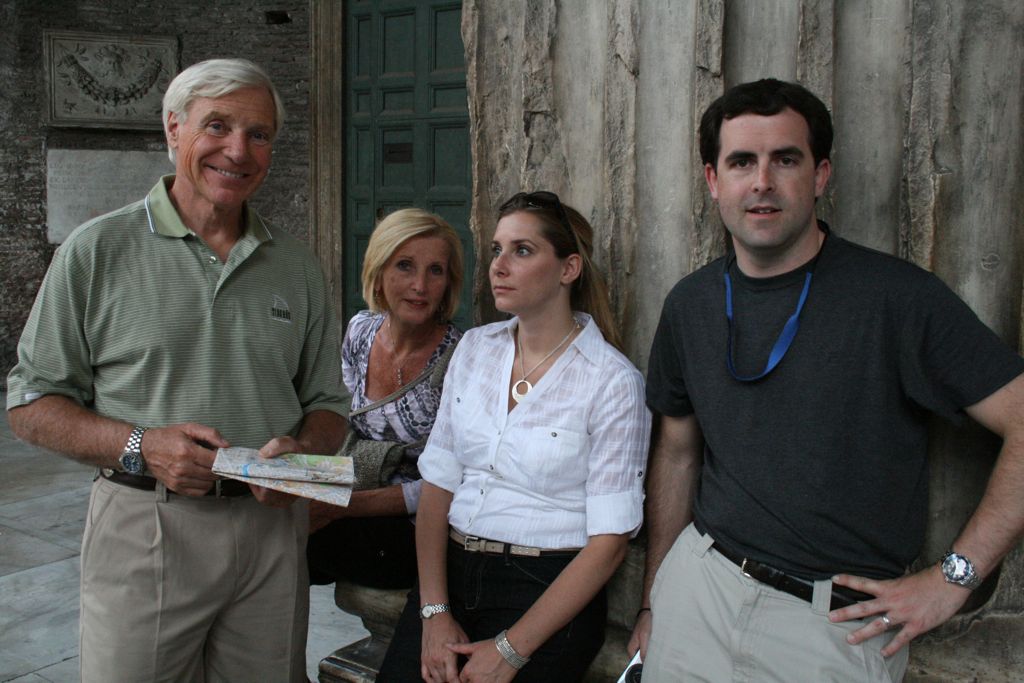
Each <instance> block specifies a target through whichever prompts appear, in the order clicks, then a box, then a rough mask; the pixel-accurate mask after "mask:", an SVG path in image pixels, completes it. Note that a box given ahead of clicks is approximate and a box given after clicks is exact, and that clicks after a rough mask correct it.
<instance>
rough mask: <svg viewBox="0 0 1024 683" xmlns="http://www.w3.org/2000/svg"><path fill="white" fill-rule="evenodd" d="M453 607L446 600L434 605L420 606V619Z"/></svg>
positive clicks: (447, 610) (448, 610)
mask: <svg viewBox="0 0 1024 683" xmlns="http://www.w3.org/2000/svg"><path fill="white" fill-rule="evenodd" d="M451 609H452V608H451V607H450V606H449V605H448V603H446V602H439V603H436V604H433V605H423V607H420V619H429V618H430V617H432V616H434V615H435V614H441V613H442V612H450V611H451Z"/></svg>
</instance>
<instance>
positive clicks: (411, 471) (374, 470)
mask: <svg viewBox="0 0 1024 683" xmlns="http://www.w3.org/2000/svg"><path fill="white" fill-rule="evenodd" d="M454 352H455V344H452V345H451V346H449V347H448V348H447V349H445V352H444V353H443V354H441V357H440V358H438V359H437V362H436V363H434V365H433V366H431V367H428V368H424V369H423V372H421V373H420V375H419V376H418V377H417V378H416V379H414V380H413V381H411V382H409V383H408V384H406V385H405V386H403V387H400V388H399V389H398V391H396V392H394V393H393V394H391V395H389V396H385V397H384V398H382V399H380V400H378V401H374V402H373V403H370V404H369V405H365V406H363V407H362V408H360V409H358V410H353V411H352V412H351V413H349V418H352V417H354V416H356V415H360V414H362V413H367V412H369V411H371V410H374V409H376V408H379V407H380V406H382V405H384V404H385V403H390V402H392V401H396V400H398V399H400V398H401V397H402V396H404V395H405V394H406V393H408V392H409V391H410V390H411V389H412V388H413V387H415V386H417V385H419V384H421V383H423V382H429V383H430V387H431V388H432V389H437V388H438V387H440V386H441V384H442V383H443V382H444V375H445V373H446V372H447V371H448V361H449V360H451V357H452V354H453V353H454ZM426 443H427V437H423V438H422V439H417V440H416V441H414V442H412V443H403V442H401V441H378V440H375V439H364V438H362V437H360V436H358V435H357V434H356V433H355V431H354V430H353V429H352V428H351V426H350V427H349V430H348V436H346V437H345V442H344V443H343V444H342V445H341V450H339V451H338V453H337V454H338V455H347V456H349V457H351V458H352V466H353V469H354V470H355V483H354V484H353V486H352V488H353V489H354V490H356V491H361V490H365V489H377V488H381V487H383V486H388V485H389V484H390V483H391V478H392V477H393V476H394V475H395V473H396V472H398V471H399V470H401V472H402V474H404V475H405V476H407V477H409V478H411V479H419V477H420V473H419V470H418V469H417V468H416V465H415V463H411V462H408V461H406V460H405V451H406V449H417V448H422V447H423V446H425V445H426Z"/></svg>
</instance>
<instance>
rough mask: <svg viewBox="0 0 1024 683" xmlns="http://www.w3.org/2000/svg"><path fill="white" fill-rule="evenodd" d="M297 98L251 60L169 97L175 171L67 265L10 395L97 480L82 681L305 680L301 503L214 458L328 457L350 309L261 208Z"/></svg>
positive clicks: (37, 318)
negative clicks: (341, 308)
mask: <svg viewBox="0 0 1024 683" xmlns="http://www.w3.org/2000/svg"><path fill="white" fill-rule="evenodd" d="M282 119H283V109H282V106H281V101H280V97H279V96H278V94H277V91H276V90H275V88H274V86H273V84H272V83H271V82H270V80H269V78H268V77H267V76H266V74H265V73H264V72H263V71H262V70H261V69H260V68H259V67H257V66H256V65H255V64H252V63H251V62H247V61H245V60H237V59H218V60H210V61H207V62H202V63H200V64H196V65H194V66H192V67H190V68H188V69H186V70H185V71H183V72H182V73H180V74H179V75H178V76H177V77H176V78H175V79H174V80H173V81H172V82H171V84H170V86H169V87H168V89H167V93H166V95H165V96H164V112H163V124H164V130H165V133H166V137H167V144H168V147H169V152H170V156H171V160H172V161H174V162H175V174H174V175H169V176H165V177H164V178H161V179H160V180H159V181H158V182H157V183H156V186H155V187H154V188H153V190H152V191H151V192H150V193H149V195H148V196H147V197H145V198H144V199H143V200H141V201H139V202H136V203H134V204H130V205H128V206H126V207H124V208H122V209H119V210H117V211H114V212H113V213H110V214H107V215H105V216H101V217H99V218H97V219H95V220H92V221H89V222H88V223H86V224H84V225H82V226H81V227H79V228H78V229H77V230H76V231H75V232H74V233H73V234H72V235H71V236H70V237H69V238H68V239H67V241H66V242H65V243H64V244H63V245H62V246H61V247H60V248H59V249H58V251H57V253H56V254H55V256H54V259H53V263H52V264H51V266H50V270H49V272H48V273H47V276H46V279H45V280H44V282H43V285H42V287H41V289H40V291H39V294H38V296H37V299H36V302H35V305H34V306H33V309H32V313H31V316H30V318H29V320H28V323H27V324H26V326H25V330H24V332H23V334H22V337H21V341H20V343H19V346H18V364H17V366H16V367H15V368H14V369H13V370H12V371H11V374H10V376H9V378H8V396H7V408H8V411H9V417H10V422H11V426H12V428H13V430H14V432H15V433H16V434H17V435H18V436H19V437H20V438H22V439H24V440H26V441H28V442H30V443H34V444H37V445H40V446H43V447H46V448H49V449H51V450H54V451H57V452H59V453H62V454H64V455H67V456H69V457H72V458H75V459H77V460H80V461H82V462H87V463H90V464H93V465H96V466H97V467H98V468H99V469H100V474H99V476H98V477H97V479H96V481H95V482H94V484H93V490H92V496H91V499H90V503H89V512H88V518H87V520H86V528H85V535H84V538H83V542H82V558H81V559H82V591H81V592H82V599H81V600H82V601H81V666H82V680H83V681H85V682H86V683H89V682H90V681H112V680H156V679H160V680H204V679H205V680H206V681H224V680H245V681H287V680H303V681H304V680H306V679H305V672H304V670H302V667H301V663H300V662H298V659H297V658H293V656H292V653H293V649H294V648H295V647H296V646H298V645H300V644H301V643H302V642H304V638H305V622H304V613H305V605H304V601H305V600H307V599H308V594H307V591H306V585H305V567H304V565H305V554H304V548H305V540H306V523H307V522H306V508H305V506H304V505H293V504H292V503H293V502H294V500H295V499H294V498H293V497H291V496H289V495H286V494H282V493H279V492H275V491H269V490H267V489H263V488H261V487H258V486H250V485H247V484H244V483H241V482H238V481H233V480H221V479H219V478H218V477H217V476H216V475H215V474H214V473H213V472H211V465H212V464H213V461H214V457H215V453H216V450H217V449H218V448H223V447H228V446H238V447H246V448H255V449H259V451H260V454H261V455H263V456H264V457H270V456H275V455H279V454H282V453H307V454H318V453H319V454H324V453H333V452H335V450H336V449H337V448H338V446H339V445H340V443H341V441H342V438H343V436H344V432H345V421H344V419H343V417H342V415H343V414H344V411H345V408H346V404H345V396H344V395H343V394H342V391H343V389H342V388H341V387H342V384H341V381H340V367H339V354H338V340H337V330H336V322H335V316H334V312H333V310H332V308H331V305H330V302H329V299H328V297H327V292H326V286H325V283H324V279H323V275H322V273H321V271H320V269H319V267H318V266H317V263H316V261H315V259H314V258H313V256H312V255H311V254H310V253H309V252H308V251H307V250H306V249H305V247H303V246H302V245H301V244H300V243H299V242H298V241H297V240H295V239H294V238H292V237H291V236H290V235H289V234H288V233H286V232H284V231H282V230H279V229H276V228H273V227H270V226H268V225H267V224H266V223H265V222H264V221H263V219H262V218H260V216H259V215H258V214H257V213H256V211H255V210H254V209H253V208H252V207H251V206H249V205H248V203H247V201H248V199H249V198H250V197H251V196H252V195H253V193H254V192H255V191H256V190H257V189H258V188H259V187H260V185H261V184H262V183H263V180H264V178H265V177H266V174H267V171H268V169H269V167H270V161H271V149H272V148H273V143H274V139H275V137H276V135H277V133H278V132H279V130H280V128H281V123H282Z"/></svg>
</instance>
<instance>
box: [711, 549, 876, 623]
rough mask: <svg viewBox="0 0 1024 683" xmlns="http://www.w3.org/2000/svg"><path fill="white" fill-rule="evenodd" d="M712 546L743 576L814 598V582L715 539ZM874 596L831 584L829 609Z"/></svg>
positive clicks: (805, 597)
mask: <svg viewBox="0 0 1024 683" xmlns="http://www.w3.org/2000/svg"><path fill="white" fill-rule="evenodd" d="M711 547H712V548H714V549H715V550H717V551H718V554H719V555H721V556H722V557H724V558H725V559H727V560H729V561H730V562H732V563H733V564H734V565H736V566H737V567H739V568H740V571H742V572H743V575H744V576H747V577H750V578H751V579H754V580H755V581H760V582H761V583H763V584H766V585H768V586H771V587H772V588H775V589H776V590H780V591H782V592H783V593H789V594H790V595H792V596H794V597H797V598H800V599H801V600H806V601H807V602H812V601H813V598H814V582H813V581H809V580H807V579H801V578H800V577H799V576H793V575H792V574H787V573H786V572H784V571H782V570H781V569H776V568H775V567H772V566H769V565H767V564H761V563H760V562H757V561H755V560H751V559H750V558H746V557H739V556H738V555H734V554H733V553H732V552H731V551H729V550H727V549H726V548H723V547H722V545H721V544H720V543H719V542H718V541H715V542H714V543H713V544H712V545H711ZM874 598H875V596H873V595H869V594H868V593H861V592H860V591H855V590H853V589H852V588H847V587H846V586H837V585H835V584H833V585H832V600H831V603H830V605H829V609H830V610H833V609H839V608H840V607H849V606H850V605H855V604H857V603H858V602H864V601H865V600H874Z"/></svg>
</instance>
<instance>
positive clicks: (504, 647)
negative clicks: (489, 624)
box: [494, 629, 530, 671]
mask: <svg viewBox="0 0 1024 683" xmlns="http://www.w3.org/2000/svg"><path fill="white" fill-rule="evenodd" d="M494 645H495V647H497V648H498V653H499V654H500V655H501V657H502V659H504V660H505V661H506V662H508V665H509V666H511V667H512V668H513V669H515V670H516V671H519V670H520V669H522V668H523V667H524V666H526V663H527V662H529V661H530V658H529V657H524V656H522V655H521V654H519V653H518V652H516V649H515V648H514V647H512V643H510V642H508V629H505V630H504V631H502V632H501V633H499V634H498V635H497V636H495V637H494Z"/></svg>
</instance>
